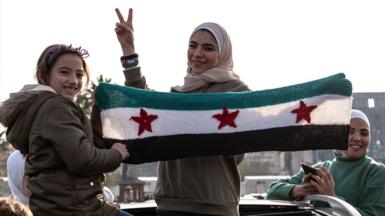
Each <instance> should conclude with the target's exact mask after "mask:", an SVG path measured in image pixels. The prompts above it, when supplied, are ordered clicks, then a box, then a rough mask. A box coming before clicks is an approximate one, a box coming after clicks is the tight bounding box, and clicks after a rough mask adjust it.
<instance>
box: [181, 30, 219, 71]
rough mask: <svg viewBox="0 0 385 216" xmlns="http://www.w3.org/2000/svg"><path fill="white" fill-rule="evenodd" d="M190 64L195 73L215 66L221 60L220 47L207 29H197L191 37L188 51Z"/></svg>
mask: <svg viewBox="0 0 385 216" xmlns="http://www.w3.org/2000/svg"><path fill="white" fill-rule="evenodd" d="M187 57H188V66H189V67H190V68H191V70H192V72H193V73H195V74H201V73H203V72H205V71H206V70H208V69H211V68H214V67H216V66H217V65H218V62H219V49H218V44H217V43H216V41H215V38H214V37H213V36H212V35H211V34H210V33H209V32H207V31H197V32H195V33H194V35H193V36H192V37H191V39H190V43H189V48H188V51H187Z"/></svg>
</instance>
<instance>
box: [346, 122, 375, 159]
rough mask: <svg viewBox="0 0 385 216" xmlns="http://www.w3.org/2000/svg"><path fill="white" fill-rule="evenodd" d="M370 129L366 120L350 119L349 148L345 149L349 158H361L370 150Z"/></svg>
mask: <svg viewBox="0 0 385 216" xmlns="http://www.w3.org/2000/svg"><path fill="white" fill-rule="evenodd" d="M369 143H370V131H369V127H368V125H367V124H366V122H365V121H364V120H362V119H359V118H353V119H351V120H350V132H349V143H348V149H347V150H345V154H346V157H347V158H360V157H362V156H364V155H365V154H366V153H367V151H368V146H369Z"/></svg>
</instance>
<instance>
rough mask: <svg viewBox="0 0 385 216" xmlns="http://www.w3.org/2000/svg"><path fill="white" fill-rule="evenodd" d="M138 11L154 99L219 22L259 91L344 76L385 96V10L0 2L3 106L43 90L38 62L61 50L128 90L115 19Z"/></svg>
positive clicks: (325, 3)
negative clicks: (24, 90) (197, 33)
mask: <svg viewBox="0 0 385 216" xmlns="http://www.w3.org/2000/svg"><path fill="white" fill-rule="evenodd" d="M130 7H132V8H133V9H134V20H133V24H134V31H135V33H134V34H135V42H136V43H135V46H136V47H135V48H136V52H137V53H138V54H139V61H140V65H141V67H142V72H143V74H144V75H145V76H146V79H147V83H148V85H149V87H150V88H151V89H154V90H158V91H169V89H170V87H171V86H174V85H180V84H182V83H183V77H184V76H185V73H186V65H187V46H188V39H189V36H190V34H191V31H192V30H193V29H194V28H195V27H196V26H197V25H199V24H200V23H202V22H207V21H210V22H217V23H219V24H221V25H222V26H223V27H225V29H226V30H227V31H228V33H229V35H230V38H231V40H232V45H233V59H234V66H235V68H234V70H235V71H236V72H237V73H238V74H239V75H240V77H241V79H242V80H243V81H244V82H246V83H247V84H248V85H249V87H250V88H251V89H253V90H265V89H273V88H279V87H284V86H288V85H293V84H298V83H303V82H307V81H311V80H315V79H319V78H323V77H326V76H330V75H333V74H336V73H340V72H343V73H345V75H346V76H347V78H348V79H349V80H350V81H351V82H352V84H353V92H385V84H384V79H383V78H382V79H380V75H381V76H382V77H383V76H384V75H383V74H384V72H385V13H384V11H385V1H382V0H322V1H313V0H179V1H176V0H174V1H172V0H162V1H160V0H124V1H123V0H108V1H95V0H65V1H64V0H63V1H59V0H57V1H51V0H0V101H3V100H5V99H6V98H7V97H8V95H9V93H11V92H15V91H18V90H19V89H21V87H22V86H23V85H24V84H27V83H35V82H36V81H35V79H34V72H35V69H36V62H37V59H38V57H39V55H40V53H41V52H42V51H43V49H44V48H45V47H47V46H48V45H51V44H54V43H64V44H72V45H73V46H81V47H82V48H85V49H87V50H88V51H89V53H90V56H89V57H88V58H87V59H86V61H87V63H88V65H89V67H90V70H91V78H92V80H95V77H97V76H98V75H100V74H102V75H103V76H104V77H108V78H111V79H112V82H113V83H116V84H123V83H124V77H123V74H122V68H121V65H120V60H119V58H120V56H121V49H120V46H119V43H118V41H117V39H116V35H115V31H114V28H115V23H116V22H117V21H118V19H117V16H116V14H115V11H114V9H115V8H120V9H121V11H122V12H123V14H124V16H126V15H127V12H128V8H130Z"/></svg>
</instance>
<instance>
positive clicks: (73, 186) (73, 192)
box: [0, 91, 122, 216]
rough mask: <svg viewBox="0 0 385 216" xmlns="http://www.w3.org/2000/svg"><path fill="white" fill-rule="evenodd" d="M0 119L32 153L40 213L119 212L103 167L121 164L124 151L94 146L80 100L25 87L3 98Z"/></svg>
mask: <svg viewBox="0 0 385 216" xmlns="http://www.w3.org/2000/svg"><path fill="white" fill-rule="evenodd" d="M0 121H1V123H2V124H3V125H4V126H6V127H8V130H7V138H8V140H9V141H10V142H11V143H12V144H13V145H14V146H15V147H16V148H18V149H20V150H22V152H23V153H24V154H27V158H26V165H25V174H26V175H28V176H29V177H30V181H29V184H28V186H29V188H30V190H31V192H32V195H31V197H30V203H29V206H30V208H31V210H32V212H33V213H34V215H111V216H112V215H113V216H115V215H116V213H117V207H116V206H114V205H112V204H109V203H107V202H106V201H105V200H104V199H103V196H102V187H103V182H104V175H103V173H104V172H110V171H113V170H115V169H116V168H118V167H119V165H120V163H121V161H122V157H121V155H120V153H119V152H118V151H116V150H112V149H99V148H96V147H95V146H94V144H93V134H92V129H91V124H90V122H89V119H88V117H87V116H86V115H85V114H84V112H83V111H82V110H81V108H80V107H79V106H77V105H76V104H75V103H73V102H72V101H70V100H68V99H66V98H64V97H61V96H58V95H56V94H55V93H53V92H50V91H24V92H19V93H15V94H13V95H12V96H11V98H10V99H8V100H7V101H5V102H4V103H3V104H2V106H1V107H0Z"/></svg>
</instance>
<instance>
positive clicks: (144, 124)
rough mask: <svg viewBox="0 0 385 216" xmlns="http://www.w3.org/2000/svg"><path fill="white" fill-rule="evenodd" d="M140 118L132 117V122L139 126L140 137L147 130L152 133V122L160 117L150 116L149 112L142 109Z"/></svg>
mask: <svg viewBox="0 0 385 216" xmlns="http://www.w3.org/2000/svg"><path fill="white" fill-rule="evenodd" d="M139 115H140V116H132V117H131V118H130V120H134V121H135V122H136V123H138V124H139V130H138V136H139V135H141V134H142V133H143V132H144V131H145V130H147V131H149V132H152V128H151V122H152V121H154V120H155V119H157V118H158V115H148V114H147V112H146V111H145V110H144V109H142V108H140V114H139Z"/></svg>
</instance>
